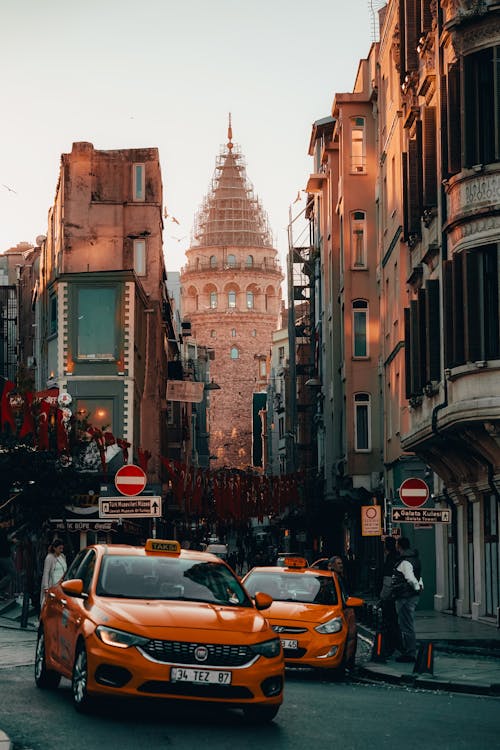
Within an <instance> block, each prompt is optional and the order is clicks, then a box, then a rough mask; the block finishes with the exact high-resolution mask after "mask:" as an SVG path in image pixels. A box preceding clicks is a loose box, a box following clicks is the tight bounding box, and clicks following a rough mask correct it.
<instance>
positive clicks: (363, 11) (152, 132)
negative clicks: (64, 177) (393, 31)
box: [0, 0, 384, 271]
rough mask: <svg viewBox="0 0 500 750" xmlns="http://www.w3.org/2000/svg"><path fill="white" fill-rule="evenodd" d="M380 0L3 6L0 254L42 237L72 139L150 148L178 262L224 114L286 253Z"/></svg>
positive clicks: (58, 0)
mask: <svg viewBox="0 0 500 750" xmlns="http://www.w3.org/2000/svg"><path fill="white" fill-rule="evenodd" d="M383 4H384V3H383V2H381V1H380V0H347V1H346V0H315V2H310V3H309V2H306V1H305V0H248V2H243V0H175V2H174V0H140V1H139V2H137V0H0V63H1V68H0V69H1V71H2V74H1V78H0V81H1V83H0V101H1V107H0V110H1V120H0V134H1V137H0V252H4V251H5V250H7V249H8V248H9V247H11V246H14V245H16V244H17V243H18V242H22V241H26V242H31V243H34V241H35V238H36V237H37V235H39V234H46V231H47V212H48V210H49V208H50V206H51V205H52V203H53V200H54V195H55V189H56V184H57V177H58V173H59V164H60V157H61V154H62V153H68V152H69V151H71V146H72V143H73V142H75V141H90V142H91V143H93V145H94V147H95V148H96V149H115V148H138V147H157V148H158V149H159V153H160V163H161V169H162V177H163V190H164V204H165V205H166V206H167V207H168V210H169V213H171V214H172V215H174V216H175V217H176V218H177V219H178V221H179V222H180V224H179V225H176V224H174V223H171V222H170V221H167V222H166V226H165V233H164V251H165V258H166V266H167V270H170V271H176V270H179V269H180V267H181V266H182V265H183V264H184V262H185V256H184V252H185V250H186V249H187V248H188V247H189V236H190V232H191V229H192V226H193V220H194V216H195V213H196V211H197V210H198V208H199V205H200V203H201V202H202V199H203V197H204V196H205V194H206V193H207V190H208V187H209V183H210V181H211V179H212V176H213V172H214V167H215V158H216V156H217V154H218V153H219V148H220V145H221V144H223V143H225V142H226V140H227V123H228V113H229V112H231V113H232V124H233V141H234V142H235V143H237V144H239V145H240V146H241V149H242V152H243V154H244V155H245V157H246V163H247V176H248V178H249V180H250V181H251V182H252V184H253V186H254V188H255V192H256V193H257V195H258V196H259V198H260V199H261V202H262V204H263V207H264V209H265V210H266V212H267V214H268V216H269V221H270V225H271V229H272V232H273V236H274V238H275V245H276V247H277V249H278V250H279V253H280V257H281V259H282V262H283V260H284V257H285V253H286V247H287V234H286V225H287V223H288V215H289V207H290V205H291V204H292V203H293V201H294V199H295V197H296V196H297V192H298V190H300V189H302V188H305V186H306V183H307V177H308V174H309V172H311V171H312V163H311V158H310V157H309V156H308V154H307V150H308V145H309V138H310V134H311V126H312V123H313V122H314V121H315V120H317V119H320V118H322V117H326V116H328V115H330V114H331V105H332V101H333V96H334V94H335V93H336V92H348V91H352V89H353V85H354V79H355V76H356V71H357V68H358V64H359V60H360V59H361V58H364V57H366V56H367V55H368V52H369V50H370V45H371V43H372V41H373V40H374V33H375V31H374V29H378V23H376V22H375V24H374V18H373V14H372V12H371V7H373V8H375V9H376V8H379V7H381V5H383ZM9 188H10V189H9ZM13 191H15V192H13ZM298 206H299V204H296V205H295V206H294V210H296V209H297V208H298Z"/></svg>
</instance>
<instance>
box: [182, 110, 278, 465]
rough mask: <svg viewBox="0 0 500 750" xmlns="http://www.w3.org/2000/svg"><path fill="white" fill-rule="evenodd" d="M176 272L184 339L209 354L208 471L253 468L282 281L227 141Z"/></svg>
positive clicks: (239, 160) (264, 222)
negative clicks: (187, 328) (186, 328)
mask: <svg viewBox="0 0 500 750" xmlns="http://www.w3.org/2000/svg"><path fill="white" fill-rule="evenodd" d="M186 258H187V264H186V265H185V266H184V268H183V269H182V271H181V295H182V314H183V317H184V319H186V320H188V321H190V322H191V334H192V337H193V339H194V340H195V341H196V342H197V343H198V344H200V345H204V346H207V347H209V348H210V349H212V350H213V352H214V355H213V356H214V358H213V361H211V362H210V375H211V378H212V379H213V380H214V381H215V382H216V383H217V384H218V385H220V390H216V391H211V392H210V398H209V408H208V413H207V418H208V431H209V435H210V437H209V441H210V442H209V445H210V454H211V456H212V457H213V458H212V463H211V467H212V468H220V467H222V466H228V467H231V468H239V469H245V468H247V467H249V466H252V465H253V464H254V463H255V461H254V458H253V452H252V448H253V446H254V445H255V442H254V435H253V430H254V420H253V414H254V411H255V403H257V404H258V403H259V397H255V398H254V394H259V393H265V391H266V385H267V380H268V373H269V358H270V350H271V340H272V333H273V331H275V330H276V329H277V328H278V319H279V312H280V307H281V282H282V280H283V274H282V271H281V267H280V264H279V260H278V257H277V251H276V250H275V249H274V248H273V243H272V236H271V231H270V229H269V224H268V219H267V215H266V214H265V212H264V210H263V208H262V206H261V204H260V202H259V200H258V198H257V197H256V195H255V194H254V191H253V187H252V185H251V183H250V182H249V181H248V179H247V176H246V170H245V162H244V158H243V156H242V154H241V151H240V149H239V147H238V146H237V145H236V144H234V143H233V141H232V130H231V118H229V128H228V142H227V143H226V144H225V145H224V146H222V147H221V150H220V153H219V156H218V157H217V160H216V167H215V172H214V175H213V178H212V184H211V186H210V188H209V191H208V193H207V195H206V197H205V199H204V200H203V203H202V205H201V207H200V209H199V210H198V213H197V214H196V217H195V221H194V228H193V231H192V236H191V243H190V247H189V249H188V250H187V251H186Z"/></svg>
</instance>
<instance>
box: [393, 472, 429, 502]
mask: <svg viewBox="0 0 500 750" xmlns="http://www.w3.org/2000/svg"><path fill="white" fill-rule="evenodd" d="M428 497H429V488H428V487H427V484H426V482H424V480H423V479H420V478H419V477H409V478H408V479H405V480H404V482H403V483H402V485H401V487H400V488H399V499H400V500H401V502H402V503H404V504H405V505H406V506H407V507H408V508H420V507H421V506H422V505H425V503H426V502H427V498H428Z"/></svg>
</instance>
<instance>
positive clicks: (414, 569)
mask: <svg viewBox="0 0 500 750" xmlns="http://www.w3.org/2000/svg"><path fill="white" fill-rule="evenodd" d="M396 550H397V552H399V555H400V560H399V562H397V563H396V566H395V568H394V572H393V575H392V581H391V588H392V595H393V597H394V600H395V602H396V612H397V615H398V623H399V629H400V631H401V648H400V650H401V654H400V655H399V656H397V657H396V661H398V662H412V661H415V657H416V653H417V643H416V637H415V610H416V608H417V604H418V599H419V596H420V592H421V591H423V589H424V584H423V581H422V577H421V570H422V566H421V563H420V559H419V556H418V551H417V550H415V549H413V550H412V549H410V540H409V539H407V538H406V537H405V536H402V537H401V538H400V539H398V540H397V542H396Z"/></svg>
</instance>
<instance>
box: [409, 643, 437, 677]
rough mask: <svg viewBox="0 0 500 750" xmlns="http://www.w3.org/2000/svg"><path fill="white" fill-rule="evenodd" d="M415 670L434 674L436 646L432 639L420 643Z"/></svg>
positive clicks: (419, 672)
mask: <svg viewBox="0 0 500 750" xmlns="http://www.w3.org/2000/svg"><path fill="white" fill-rule="evenodd" d="M413 672H417V673H418V674H424V673H427V674H434V647H433V644H432V643H431V641H425V642H424V643H421V644H420V645H419V647H418V652H417V658H416V659H415V666H414V667H413Z"/></svg>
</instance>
